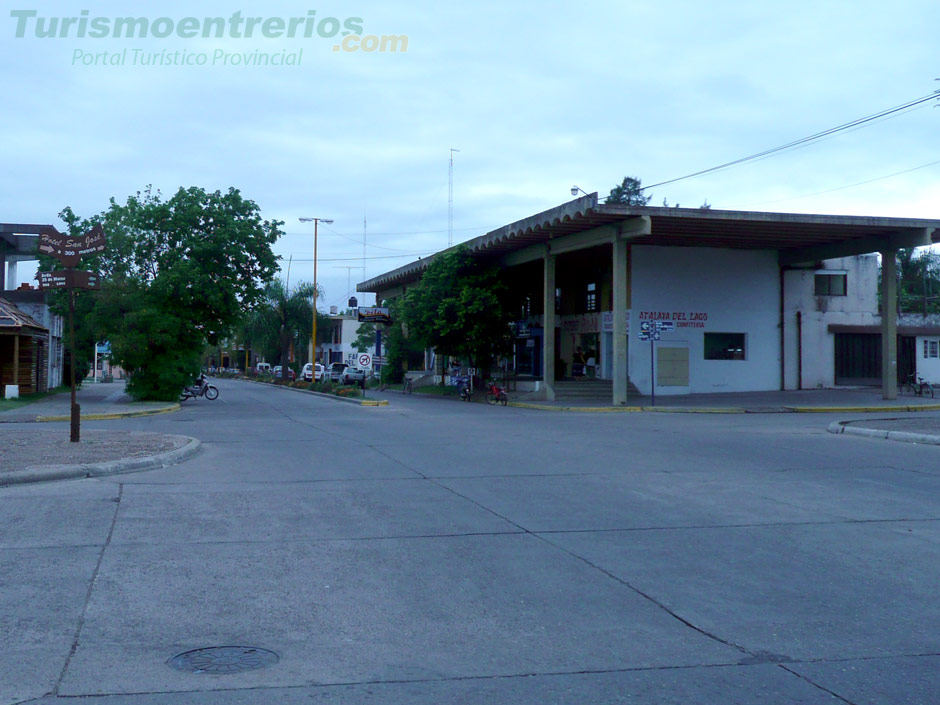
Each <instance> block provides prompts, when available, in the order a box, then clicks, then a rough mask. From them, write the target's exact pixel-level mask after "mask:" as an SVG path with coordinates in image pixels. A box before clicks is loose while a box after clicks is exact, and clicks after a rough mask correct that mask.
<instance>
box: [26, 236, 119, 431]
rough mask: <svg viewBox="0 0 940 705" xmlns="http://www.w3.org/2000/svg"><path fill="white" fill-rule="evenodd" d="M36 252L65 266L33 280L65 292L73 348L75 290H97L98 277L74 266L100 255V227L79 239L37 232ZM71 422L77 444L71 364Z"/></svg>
mask: <svg viewBox="0 0 940 705" xmlns="http://www.w3.org/2000/svg"><path fill="white" fill-rule="evenodd" d="M37 247H38V249H39V252H40V253H42V254H44V255H48V256H49V257H54V258H55V259H57V260H59V261H60V262H61V263H62V265H63V266H64V267H65V269H64V270H59V271H56V272H39V273H38V274H36V279H38V280H39V288H40V289H66V290H67V291H68V294H69V339H70V343H69V346H70V348H71V349H72V350H74V349H75V290H76V289H97V288H98V285H99V282H98V275H97V274H95V273H94V272H86V271H83V270H80V269H75V265H77V264H78V262H79V260H81V258H82V257H84V256H85V255H94V254H97V253H98V252H103V251H104V250H105V248H106V247H107V243H106V240H105V236H104V229H103V228H102V227H101V225H100V224H98V225H95V226H94V227H93V228H92V229H91V230H89V231H88V232H86V233H85V234H84V235H82V236H81V237H72V236H71V235H66V234H65V233H60V232H59V231H58V230H56V229H55V228H54V227H52V226H51V225H50V226H48V227H45V228H43V229H42V230H40V231H39V242H38V245H37ZM71 371H72V372H71V378H72V379H71V387H72V403H71V415H70V418H71V423H70V430H69V441H71V442H72V443H78V442H79V441H80V440H81V418H82V417H81V409H80V407H79V405H78V402H77V401H76V399H75V365H72V366H71Z"/></svg>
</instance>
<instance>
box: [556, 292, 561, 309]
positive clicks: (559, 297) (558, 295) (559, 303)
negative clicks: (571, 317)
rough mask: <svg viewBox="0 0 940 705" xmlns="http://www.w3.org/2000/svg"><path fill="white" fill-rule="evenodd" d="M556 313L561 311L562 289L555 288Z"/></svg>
mask: <svg viewBox="0 0 940 705" xmlns="http://www.w3.org/2000/svg"><path fill="white" fill-rule="evenodd" d="M555 313H561V289H555Z"/></svg>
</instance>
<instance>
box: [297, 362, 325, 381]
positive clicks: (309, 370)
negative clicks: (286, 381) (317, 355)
mask: <svg viewBox="0 0 940 705" xmlns="http://www.w3.org/2000/svg"><path fill="white" fill-rule="evenodd" d="M323 372H324V368H323V365H321V364H320V363H319V362H318V363H316V364H315V365H314V363H312V362H308V363H307V364H306V365H304V369H303V370H302V371H301V373H300V376H301V377H302V378H303V379H304V381H306V382H313V381H317V382H319V381H320V380H321V379H323Z"/></svg>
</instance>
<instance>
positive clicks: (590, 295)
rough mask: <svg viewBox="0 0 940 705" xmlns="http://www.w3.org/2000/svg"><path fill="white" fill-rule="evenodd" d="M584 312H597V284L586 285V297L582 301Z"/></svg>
mask: <svg viewBox="0 0 940 705" xmlns="http://www.w3.org/2000/svg"><path fill="white" fill-rule="evenodd" d="M584 310H585V311H587V312H588V313H593V312H594V311H596V310H597V284H588V285H587V297H586V298H585V300H584Z"/></svg>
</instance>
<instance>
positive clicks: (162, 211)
mask: <svg viewBox="0 0 940 705" xmlns="http://www.w3.org/2000/svg"><path fill="white" fill-rule="evenodd" d="M60 218H62V220H63V221H64V222H65V224H66V225H67V227H68V232H69V234H71V235H73V236H77V235H80V234H81V233H83V232H85V231H86V230H88V229H89V228H90V227H91V226H92V225H93V224H94V223H100V224H101V225H102V226H103V228H104V231H105V234H106V237H107V242H108V247H107V249H106V250H105V251H104V252H102V253H100V254H98V255H96V256H95V257H88V258H85V259H83V260H82V264H81V266H82V268H84V269H89V270H92V271H95V272H97V273H98V274H99V275H100V277H101V279H102V287H101V290H100V291H97V292H92V293H90V294H86V295H85V296H83V297H82V300H83V307H84V310H83V313H84V315H83V317H82V318H81V321H80V323H81V326H82V328H84V329H85V330H84V331H83V334H81V335H80V336H79V337H82V338H86V339H87V338H89V337H90V338H92V339H95V340H109V341H110V342H111V357H112V360H113V361H114V362H115V363H116V364H118V365H120V366H121V367H123V368H124V369H125V370H127V371H128V372H129V373H130V374H131V379H130V382H129V384H128V391H129V393H130V394H132V395H133V396H134V397H135V398H146V399H175V398H177V397H178V394H179V390H180V389H181V388H182V387H183V386H185V385H186V384H188V383H189V382H190V381H191V380H192V378H193V377H194V376H195V374H196V373H197V372H198V370H199V359H200V353H201V351H202V348H203V345H204V343H205V342H208V343H210V344H213V345H214V344H216V343H218V341H220V340H221V339H222V338H224V337H226V336H227V335H229V334H230V333H231V332H232V330H233V329H234V327H235V326H236V325H237V324H238V323H239V321H240V319H241V317H242V315H243V313H244V311H245V310H246V309H247V308H249V307H250V306H251V305H252V304H253V303H254V302H256V301H257V300H258V299H259V298H260V297H261V295H262V287H263V284H264V283H265V282H266V281H268V280H270V279H271V278H272V276H273V275H274V273H275V272H276V270H277V258H276V256H275V255H274V252H273V251H272V249H271V248H272V245H273V244H274V243H275V242H276V240H277V238H278V237H279V236H280V235H281V231H280V230H279V226H280V225H282V223H280V222H278V221H266V220H262V219H261V216H260V211H259V208H258V206H257V205H256V204H255V203H254V202H253V201H250V200H247V199H245V198H243V197H242V195H241V193H240V192H239V191H238V190H237V189H234V188H231V189H229V190H228V191H227V192H225V193H221V192H219V191H215V192H212V193H209V192H206V191H205V190H204V189H201V188H196V187H192V188H188V189H184V188H180V189H179V190H178V191H177V192H176V193H175V194H174V195H173V196H172V197H171V198H169V199H167V200H164V198H163V197H162V195H161V194H160V192H159V191H153V190H152V189H150V188H147V189H146V190H144V191H143V192H137V193H136V194H135V195H133V196H131V197H129V198H128V199H127V201H126V202H125V203H123V204H121V203H118V202H117V201H116V200H115V199H114V198H112V199H111V200H110V205H109V207H108V209H107V210H105V211H104V212H102V213H100V214H99V215H97V216H93V217H90V218H81V217H79V216H78V215H76V214H75V213H74V212H73V210H72V209H71V208H69V207H66V208H65V209H64V210H63V211H62V212H61V213H60ZM59 266H60V265H59V263H58V262H57V261H56V260H52V259H51V258H48V257H42V258H41V259H40V269H42V270H44V271H50V270H53V269H57V268H58V267H59ZM57 307H58V308H59V309H60V310H62V309H63V307H64V301H63V297H62V296H61V295H60V297H59V301H58V302H57ZM89 331H91V334H90V335H89Z"/></svg>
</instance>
